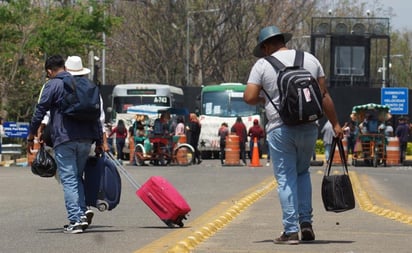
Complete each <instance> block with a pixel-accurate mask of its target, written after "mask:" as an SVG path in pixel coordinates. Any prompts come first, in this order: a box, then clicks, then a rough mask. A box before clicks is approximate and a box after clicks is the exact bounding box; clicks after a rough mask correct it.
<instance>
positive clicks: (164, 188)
mask: <svg viewBox="0 0 412 253" xmlns="http://www.w3.org/2000/svg"><path fill="white" fill-rule="evenodd" d="M109 157H111V159H112V160H113V161H114V162H115V164H116V167H117V169H118V170H119V171H120V173H122V174H123V176H125V178H126V179H127V180H128V181H129V182H130V184H131V185H132V186H133V187H135V188H136V189H137V190H136V195H137V196H138V197H139V198H140V199H141V200H143V202H144V203H145V204H146V205H147V206H148V207H150V209H152V211H153V212H154V213H155V214H156V215H157V216H158V217H159V218H160V219H161V220H162V221H163V222H164V223H165V224H166V225H167V226H169V227H171V228H173V227H175V225H177V226H179V227H183V226H184V224H183V220H186V215H187V214H188V213H189V212H190V211H191V209H190V206H189V205H188V203H187V202H186V200H185V199H184V198H183V196H182V195H181V194H180V193H179V192H178V191H177V190H176V188H175V187H174V186H173V185H172V184H171V183H170V182H168V181H167V180H166V179H165V178H164V177H161V176H152V177H150V178H149V179H148V180H147V181H146V182H145V183H144V184H143V185H141V186H140V185H139V184H138V183H137V182H136V180H135V179H134V178H133V177H132V176H131V175H130V174H129V172H127V170H126V169H125V168H124V167H123V166H122V165H121V164H120V163H119V162H118V161H117V160H116V159H115V158H114V157H113V154H111V153H109Z"/></svg>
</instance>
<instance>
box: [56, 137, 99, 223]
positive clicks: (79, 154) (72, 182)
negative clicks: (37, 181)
mask: <svg viewBox="0 0 412 253" xmlns="http://www.w3.org/2000/svg"><path fill="white" fill-rule="evenodd" d="M91 142H92V141H68V142H65V143H62V144H60V145H58V146H57V147H55V149H54V152H55V159H56V163H57V168H58V171H59V176H60V181H61V183H62V185H63V192H64V202H65V205H66V210H67V217H68V219H69V221H70V222H79V221H80V216H82V215H84V212H85V211H86V210H87V207H86V202H85V197H84V186H83V171H84V167H85V166H86V161H87V158H88V156H89V152H90V147H91Z"/></svg>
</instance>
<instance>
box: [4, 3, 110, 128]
mask: <svg viewBox="0 0 412 253" xmlns="http://www.w3.org/2000/svg"><path fill="white" fill-rule="evenodd" d="M89 6H91V7H92V8H93V11H92V12H89ZM104 10H105V5H101V4H97V3H96V2H95V1H94V2H90V5H76V6H65V5H61V4H60V5H59V4H57V5H52V6H45V7H44V6H43V5H41V4H40V3H39V6H38V5H35V4H31V2H30V0H16V1H10V2H9V3H7V4H0V64H1V65H0V66H1V68H0V95H1V98H2V100H1V110H2V113H1V114H2V116H3V117H7V118H8V119H9V120H14V121H28V119H29V118H30V116H31V113H32V111H33V105H34V104H35V102H36V100H37V96H38V94H39V91H40V88H41V86H42V84H43V83H44V82H45V75H44V69H43V66H44V65H43V64H44V60H45V58H46V57H47V56H48V55H51V54H57V53H58V54H62V55H64V56H67V55H71V54H76V55H80V56H82V57H83V58H85V59H86V57H85V56H87V54H88V52H89V51H90V50H94V49H99V48H102V47H103V44H102V39H101V33H102V32H106V33H108V34H109V32H110V29H111V27H112V26H114V25H115V23H116V22H117V20H118V19H117V18H116V19H113V18H111V17H110V16H109V17H108V16H106V17H104V15H103V12H104ZM22 98H24V99H22Z"/></svg>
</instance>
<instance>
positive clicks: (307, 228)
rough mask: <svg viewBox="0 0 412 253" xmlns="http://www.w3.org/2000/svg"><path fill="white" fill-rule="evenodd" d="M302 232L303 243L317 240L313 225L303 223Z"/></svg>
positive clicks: (301, 225)
mask: <svg viewBox="0 0 412 253" xmlns="http://www.w3.org/2000/svg"><path fill="white" fill-rule="evenodd" d="M300 232H301V233H302V241H313V240H315V233H313V229H312V224H310V223H309V222H302V224H300Z"/></svg>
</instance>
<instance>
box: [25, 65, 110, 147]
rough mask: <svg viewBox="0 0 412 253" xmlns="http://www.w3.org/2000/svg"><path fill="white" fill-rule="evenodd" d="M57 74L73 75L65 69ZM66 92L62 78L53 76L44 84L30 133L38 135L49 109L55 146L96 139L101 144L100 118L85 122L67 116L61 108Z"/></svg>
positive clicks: (61, 75)
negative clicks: (68, 142)
mask: <svg viewBox="0 0 412 253" xmlns="http://www.w3.org/2000/svg"><path fill="white" fill-rule="evenodd" d="M57 76H58V77H64V76H71V74H70V73H69V72H65V71H64V72H60V73H59V74H57ZM64 94H65V93H64V84H63V80H62V79H60V78H53V79H51V80H49V81H48V82H47V83H46V84H44V86H43V88H42V90H41V93H40V97H39V100H38V103H37V105H36V108H35V110H34V113H33V117H32V120H31V122H30V129H29V131H30V133H31V134H33V135H37V129H38V128H39V126H40V123H41V121H42V120H43V117H44V116H45V115H46V113H47V111H50V123H51V124H52V133H53V134H52V141H53V145H54V147H56V146H57V145H59V144H61V143H64V142H67V141H76V140H90V141H96V145H101V144H102V141H103V135H102V133H103V130H102V125H101V122H100V120H99V119H98V120H96V122H90V121H87V122H85V121H78V120H74V119H70V118H68V117H65V116H64V115H63V114H62V113H61V112H60V110H59V108H60V106H59V105H60V101H61V100H62V99H63V97H64ZM50 123H49V124H50Z"/></svg>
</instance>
